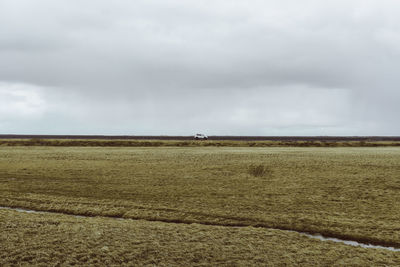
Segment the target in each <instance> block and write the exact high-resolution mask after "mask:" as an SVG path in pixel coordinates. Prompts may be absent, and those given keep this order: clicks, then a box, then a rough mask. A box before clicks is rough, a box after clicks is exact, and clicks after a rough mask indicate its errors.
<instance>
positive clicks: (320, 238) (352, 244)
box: [293, 231, 400, 251]
mask: <svg viewBox="0 0 400 267" xmlns="http://www.w3.org/2000/svg"><path fill="white" fill-rule="evenodd" d="M293 232H295V233H299V234H301V235H305V236H307V237H310V238H314V239H318V240H321V241H333V242H336V243H342V244H346V245H350V246H354V247H363V248H378V249H386V250H390V251H400V248H394V247H384V246H377V245H371V244H365V243H359V242H357V241H350V240H343V239H339V238H334V237H324V236H322V235H312V234H307V233H302V232H297V231H293Z"/></svg>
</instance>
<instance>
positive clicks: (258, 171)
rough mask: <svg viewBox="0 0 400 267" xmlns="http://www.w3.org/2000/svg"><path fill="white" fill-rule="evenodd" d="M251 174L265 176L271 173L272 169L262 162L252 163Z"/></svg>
mask: <svg viewBox="0 0 400 267" xmlns="http://www.w3.org/2000/svg"><path fill="white" fill-rule="evenodd" d="M249 174H250V175H253V176H254V177H263V176H266V175H269V174H271V170H270V169H269V168H268V167H266V166H264V165H262V164H258V165H251V166H250V167H249Z"/></svg>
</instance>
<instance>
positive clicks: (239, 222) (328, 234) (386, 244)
mask: <svg viewBox="0 0 400 267" xmlns="http://www.w3.org/2000/svg"><path fill="white" fill-rule="evenodd" d="M0 209H8V210H15V211H19V212H27V213H51V214H60V215H71V216H76V217H84V218H95V217H102V218H111V219H118V220H143V221H149V222H163V223H174V224H195V223H196V224H200V225H207V226H221V227H255V228H264V229H272V230H281V231H290V232H296V233H299V234H305V235H307V236H315V235H320V236H322V238H335V239H338V240H341V241H353V242H357V243H359V244H360V245H365V246H368V245H373V246H380V247H382V248H385V249H389V250H396V251H397V250H400V244H399V243H398V242H390V241H385V240H380V239H374V238H369V237H362V236H352V235H348V234H341V233H337V232H332V231H329V230H324V231H320V230H318V231H313V230H307V229H296V228H293V227H288V226H280V225H275V224H274V225H270V224H267V223H263V222H256V221H253V220H251V219H245V220H246V221H243V219H242V218H235V217H226V216H222V217H221V219H227V218H229V219H230V220H232V221H236V222H211V221H199V220H195V219H194V220H187V219H169V218H151V217H141V216H127V217H125V216H115V215H107V214H102V215H96V214H87V213H85V214H82V213H76V212H72V211H65V210H63V211H59V210H58V209H52V208H50V209H41V210H32V209H27V208H25V207H17V206H12V207H4V206H0Z"/></svg>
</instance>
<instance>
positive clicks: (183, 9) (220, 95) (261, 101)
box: [0, 0, 400, 135]
mask: <svg viewBox="0 0 400 267" xmlns="http://www.w3.org/2000/svg"><path fill="white" fill-rule="evenodd" d="M399 5H400V4H398V3H394V2H393V1H369V2H365V1H324V3H321V2H320V1H301V2H299V1H288V0H287V1H267V2H265V1H250V2H236V1H222V0H219V1H189V2H181V1H155V0H152V1H135V2H131V1H122V0H121V1H113V2H112V3H111V2H109V1H90V0H85V1H43V0H41V1H35V2H34V3H33V2H31V1H22V0H17V1H10V0H8V1H2V2H1V3H0V81H3V82H6V83H9V84H16V83H23V84H28V85H29V84H30V85H34V86H39V87H43V92H44V93H43V98H44V99H46V101H47V102H46V103H47V105H49V108H48V109H47V110H49V111H48V112H51V111H53V114H58V115H59V116H60V117H62V118H63V120H64V121H65V125H66V126H65V127H62V126H58V129H63V130H64V131H67V130H68V129H70V131H73V132H74V133H85V132H89V131H98V133H103V132H105V131H107V129H108V130H109V131H111V132H113V133H118V132H121V133H122V132H124V133H125V132H129V133H141V134H145V133H151V134H157V133H159V134H163V133H168V134H175V133H176V134H187V133H191V132H192V131H194V130H195V129H196V128H201V129H205V130H207V131H208V132H210V133H212V134H226V133H229V134H250V135H251V134H270V133H273V134H293V135H295V134H309V135H314V134H315V135H318V134H343V135H347V134H350V135H353V134H365V135H367V134H389V135H391V134H397V132H398V131H399V127H397V126H396V125H394V124H393V122H394V120H395V117H396V115H395V114H396V113H398V111H399V108H398V107H397V101H395V100H397V99H399V93H398V89H397V84H399V82H400V78H399V77H400V76H398V75H397V69H398V68H399V67H400V66H399V64H400V63H399V62H400V60H399V59H400V58H399V57H400V53H399V52H400V51H399V48H398V47H400V46H399V45H400V31H399V30H400V29H399V27H400V26H399V25H400V24H399V22H400V21H399V20H400V19H399V17H400V16H399V14H398V11H396V10H399V9H396V7H399ZM299 92H301V93H300V94H299ZM332 101H334V102H332ZM200 111H201V112H200ZM50 117H51V116H50ZM1 121H3V124H4V121H7V118H6V117H4V118H1V113H0V122H1ZM39 121H40V123H42V124H43V125H44V126H43V129H45V130H46V127H45V125H46V123H47V122H49V121H51V119H50V118H49V115H43V118H42V119H40V120H39ZM77 121H78V122H79V123H76V122H77ZM8 125H9V124H8ZM82 125H90V127H82ZM132 125H136V127H134V126H132ZM371 125H372V126H371ZM0 127H1V124H0ZM7 127H10V126H7ZM7 127H4V126H3V127H1V128H0V130H1V131H7ZM14 128H15V130H14V131H18V129H20V130H21V129H24V128H23V127H22V126H19V127H14ZM29 129H30V128H29V127H27V129H24V131H25V130H26V131H29ZM201 129H199V130H201ZM20 130H19V131H20ZM48 131H49V132H50V131H53V130H52V129H51V128H50V127H49V128H48ZM91 133H96V132H91Z"/></svg>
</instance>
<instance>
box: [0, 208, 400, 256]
mask: <svg viewBox="0 0 400 267" xmlns="http://www.w3.org/2000/svg"><path fill="white" fill-rule="evenodd" d="M1 209H3V210H14V211H18V212H24V213H39V214H46V213H53V214H54V213H56V214H64V213H60V212H49V211H36V210H29V209H20V208H9V207H0V210H1ZM65 215H69V214H65ZM70 216H73V217H75V218H91V217H89V216H82V215H70ZM115 219H117V220H131V219H124V218H115ZM270 229H273V228H270ZM281 231H285V230H281ZM286 231H287V232H292V233H298V234H301V235H303V236H307V237H309V238H314V239H318V240H320V241H332V242H336V243H342V244H346V245H349V246H354V247H363V248H375V249H386V250H390V251H400V248H395V247H385V246H377V245H371V244H365V243H360V242H357V241H351V240H343V239H339V238H334V237H324V236H322V235H319V234H315V235H313V234H309V233H305V232H298V231H293V230H286Z"/></svg>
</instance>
